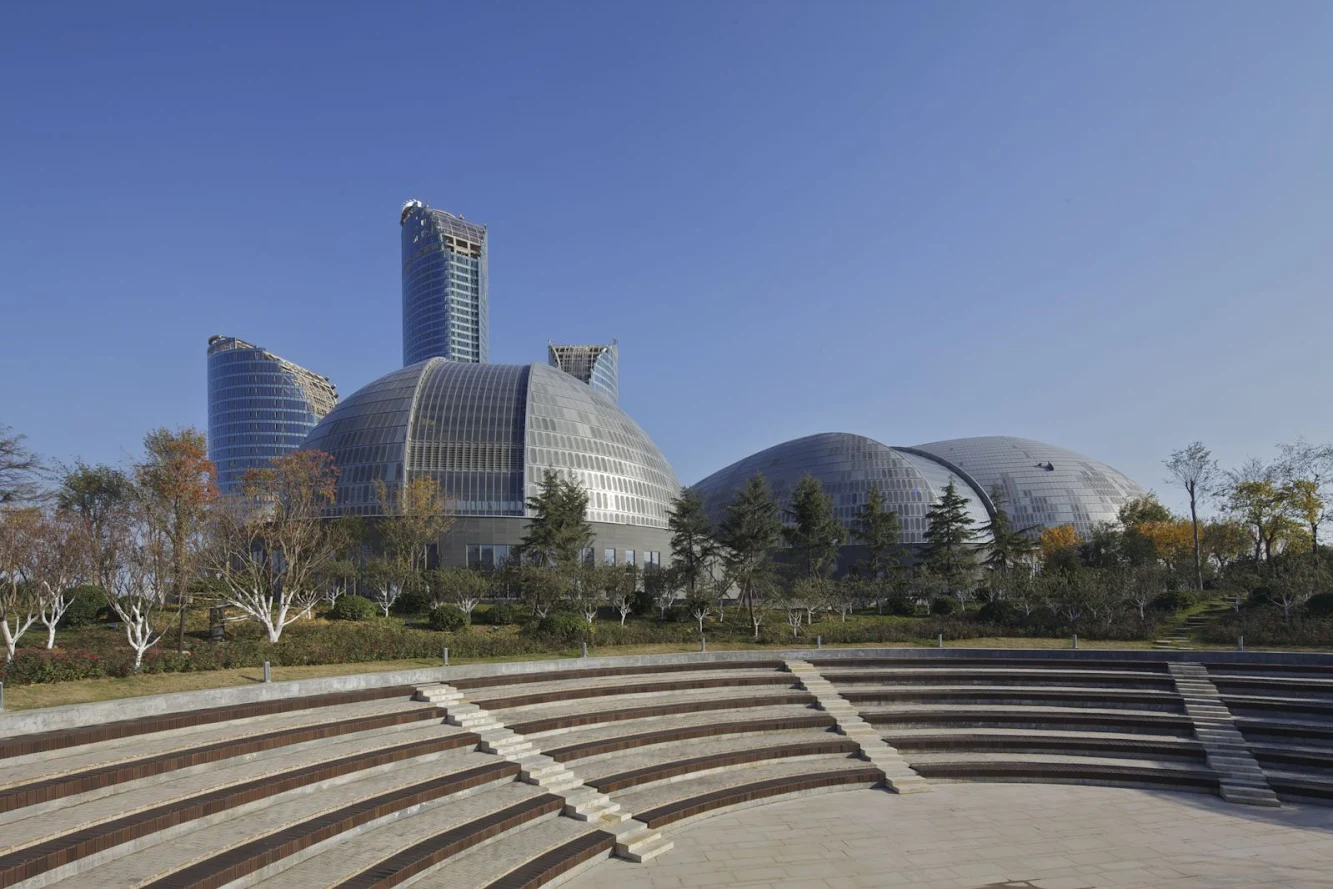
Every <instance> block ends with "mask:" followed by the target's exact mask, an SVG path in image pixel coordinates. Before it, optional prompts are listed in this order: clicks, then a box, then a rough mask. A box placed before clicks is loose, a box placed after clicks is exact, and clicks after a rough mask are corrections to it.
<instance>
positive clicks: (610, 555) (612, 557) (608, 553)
mask: <svg viewBox="0 0 1333 889" xmlns="http://www.w3.org/2000/svg"><path fill="white" fill-rule="evenodd" d="M602 563H603V564H604V565H614V564H615V563H616V551H615V550H614V549H604V550H602Z"/></svg>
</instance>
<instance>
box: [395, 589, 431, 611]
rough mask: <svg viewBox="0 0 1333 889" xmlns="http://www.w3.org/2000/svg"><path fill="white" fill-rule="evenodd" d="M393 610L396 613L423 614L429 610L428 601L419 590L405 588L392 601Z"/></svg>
mask: <svg viewBox="0 0 1333 889" xmlns="http://www.w3.org/2000/svg"><path fill="white" fill-rule="evenodd" d="M393 610H394V611H396V612H397V613H398V614H407V615H411V614H425V613H426V612H427V611H428V610H430V602H429V600H427V599H426V594H425V593H424V592H423V591H421V590H405V591H404V592H403V593H402V594H401V595H400V596H399V597H398V601H396V602H394V603H393Z"/></svg>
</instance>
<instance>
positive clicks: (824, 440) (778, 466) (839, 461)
mask: <svg viewBox="0 0 1333 889" xmlns="http://www.w3.org/2000/svg"><path fill="white" fill-rule="evenodd" d="M756 472H762V473H763V474H764V478H765V479H767V481H768V483H769V485H770V486H771V487H772V489H773V496H774V497H775V498H776V499H777V501H778V503H779V504H780V505H781V506H782V507H783V508H784V509H785V508H786V506H787V504H788V502H789V500H790V498H791V492H792V489H793V488H795V487H796V483H797V482H799V481H800V480H801V476H803V475H806V474H809V475H812V476H814V477H815V478H816V479H818V480H819V483H820V484H821V485H822V486H823V488H824V493H826V494H828V495H830V496H831V497H832V498H833V508H834V511H835V513H836V515H837V517H838V521H840V522H841V523H842V524H843V526H845V527H847V528H851V527H852V525H853V519H854V518H855V516H856V512H857V510H858V509H860V508H861V506H862V505H864V504H865V502H866V500H867V499H868V498H869V497H870V489H871V488H875V487H877V488H879V491H880V494H882V495H883V497H884V500H885V507H886V508H888V509H891V510H893V511H895V512H897V513H898V518H899V520H900V521H901V522H902V529H903V538H902V542H903V543H922V542H924V538H923V537H922V535H923V534H925V531H926V512H927V510H929V509H930V507H931V506H932V505H933V504H934V503H935V502H936V501H937V500H939V498H940V495H941V494H943V492H944V488H945V487H946V486H947V485H948V483H949V480H950V479H951V478H952V479H954V480H955V488H956V490H957V491H958V493H959V494H962V495H963V496H964V497H966V498H967V500H968V511H969V512H970V513H971V515H972V519H973V521H974V522H975V523H976V524H975V525H974V527H979V526H981V525H984V524H985V523H986V522H988V521H989V520H990V519H989V516H988V514H987V512H986V507H985V505H984V504H983V502H982V501H981V499H980V498H979V497H978V496H977V494H976V492H975V491H973V490H972V488H971V487H970V486H969V485H968V483H967V481H966V480H965V479H963V478H962V477H961V475H960V474H958V473H955V472H953V471H951V470H950V469H949V468H948V467H946V466H944V465H942V464H940V463H937V462H935V461H933V460H931V459H930V458H928V457H925V456H921V455H916V454H906V453H901V452H899V451H896V450H894V449H893V448H890V447H888V446H887V445H883V444H880V443H879V442H877V441H875V440H874V439H873V438H866V437H865V436H864V435H852V434H850V433H846V432H823V433H820V434H819V435H809V436H806V437H805V438H797V439H793V440H792V441H788V442H783V443H782V444H780V445H774V446H773V447H771V448H768V449H767V450H763V451H760V452H759V453H757V454H752V455H750V456H749V457H746V458H744V459H742V460H738V461H736V462H735V463H733V464H731V465H730V466H728V467H726V468H725V469H721V470H719V471H717V472H715V473H713V474H712V475H710V476H708V478H706V479H704V480H703V481H701V482H699V483H698V484H696V485H694V490H695V492H696V493H698V494H699V495H700V496H701V497H703V499H704V504H705V506H706V508H707V510H708V515H709V518H711V519H712V520H713V521H714V522H720V521H721V520H722V518H723V517H724V516H725V515H726V508H727V504H728V503H730V502H731V500H732V499H733V498H734V497H735V496H736V492H737V491H739V490H740V489H741V488H742V487H743V486H744V485H745V483H746V482H747V481H749V480H750V477H751V476H753V475H754V474H755V473H756Z"/></svg>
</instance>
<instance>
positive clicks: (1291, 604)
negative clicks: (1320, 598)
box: [1271, 559, 1329, 623]
mask: <svg viewBox="0 0 1333 889" xmlns="http://www.w3.org/2000/svg"><path fill="white" fill-rule="evenodd" d="M1328 587H1329V576H1328V573H1327V572H1326V571H1324V570H1323V568H1322V567H1321V566H1319V565H1315V564H1312V563H1311V562H1310V561H1309V560H1308V559H1301V560H1292V563H1291V564H1290V565H1289V566H1288V568H1287V570H1286V571H1284V572H1283V573H1282V574H1281V575H1280V576H1278V577H1277V578H1276V579H1275V580H1274V581H1273V583H1272V586H1271V589H1272V595H1273V601H1274V602H1275V603H1277V605H1278V607H1279V608H1281V609H1282V620H1283V621H1284V622H1286V623H1291V617H1292V614H1294V613H1295V611H1296V609H1297V608H1300V607H1301V606H1302V605H1304V604H1305V603H1306V602H1308V601H1310V599H1311V597H1313V596H1314V595H1315V594H1316V593H1319V592H1322V591H1323V590H1326V589H1328Z"/></svg>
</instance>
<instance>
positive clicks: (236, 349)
mask: <svg viewBox="0 0 1333 889" xmlns="http://www.w3.org/2000/svg"><path fill="white" fill-rule="evenodd" d="M337 403H338V390H337V388H335V387H334V385H333V383H332V382H331V381H330V380H329V379H328V378H327V377H321V376H319V375H318V374H315V373H312V372H311V371H308V370H306V369H305V368H304V367H301V366H300V365H297V364H293V363H292V362H290V361H287V360H285V359H283V358H279V357H278V356H277V355H274V354H273V353H272V352H269V351H268V350H267V349H262V348H260V347H259V346H255V345H251V344H250V343H247V342H245V341H244V340H239V339H236V338H235V337H230V336H215V337H210V338H209V340H208V458H209V459H210V460H212V461H213V464H214V465H215V466H216V467H217V480H218V488H219V489H220V490H221V491H223V492H224V493H234V492H235V491H237V490H238V489H239V487H240V485H241V481H242V478H243V477H244V475H245V472H246V470H249V469H255V468H258V467H261V466H265V465H267V464H268V462H269V461H270V460H272V459H273V458H274V457H278V456H281V455H282V454H286V453H288V452H289V451H294V450H296V449H297V448H299V447H300V446H301V444H302V442H304V441H305V438H306V436H307V435H308V434H309V433H310V430H311V429H314V428H315V424H316V423H318V422H319V421H320V420H322V419H323V418H324V415H325V414H327V413H328V412H329V411H331V410H333V408H334V406H335V405H336V404H337Z"/></svg>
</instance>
